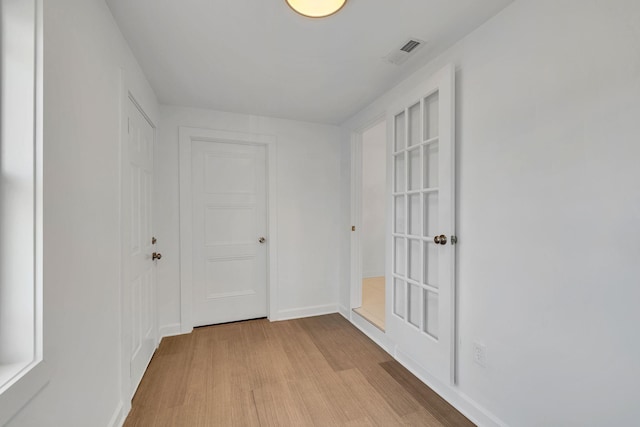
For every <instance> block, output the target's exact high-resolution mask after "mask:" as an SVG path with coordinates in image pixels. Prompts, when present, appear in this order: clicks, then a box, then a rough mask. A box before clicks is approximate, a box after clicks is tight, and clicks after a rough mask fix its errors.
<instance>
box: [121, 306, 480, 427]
mask: <svg viewBox="0 0 640 427" xmlns="http://www.w3.org/2000/svg"><path fill="white" fill-rule="evenodd" d="M400 425H411V426H433V427H436V426H473V424H472V423H471V422H470V421H469V420H467V419H466V418H465V417H464V416H462V415H461V414H460V413H459V412H458V411H456V410H455V409H454V408H453V407H452V406H450V405H449V404H448V403H446V402H445V401H444V400H443V399H442V398H440V397H439V396H438V395H437V394H436V393H434V392H433V391H432V390H431V389H430V388H428V387H427V386H425V385H424V384H423V383H421V382H420V381H419V380H418V379H416V378H415V377H414V376H413V375H411V373H409V372H408V371H407V370H406V369H404V368H403V367H402V366H401V365H399V364H398V363H397V362H395V361H394V360H393V359H392V358H391V357H390V356H389V355H388V354H387V353H385V352H384V351H383V350H382V349H380V348H379V347H378V346H377V345H376V344H374V343H373V342H372V341H371V340H369V339H368V338H367V337H366V336H365V335H363V334H362V333H361V332H360V331H358V330H357V329H356V328H355V327H353V325H351V324H350V323H349V322H348V321H347V320H345V319H344V318H343V317H342V316H340V315H337V314H336V315H328V316H320V317H312V318H308V319H299V320H291V321H285V322H275V323H270V322H269V321H268V320H266V319H261V320H253V321H248V322H240V323H232V324H227V325H218V326H210V327H206V328H199V329H196V330H195V331H194V332H193V333H192V334H189V335H181V336H177V337H171V338H165V339H163V340H162V343H161V345H160V348H159V349H158V350H157V352H156V354H155V356H154V357H153V360H152V361H151V364H150V366H149V369H148V370H147V373H146V374H145V376H144V378H143V379H142V383H141V384H140V387H139V389H138V392H137V394H136V396H135V398H134V399H133V408H132V410H131V413H130V414H129V417H128V418H127V420H126V422H125V426H126V427H133V426H188V427H199V426H243V427H244V426H296V427H304V426H385V427H388V426H400Z"/></svg>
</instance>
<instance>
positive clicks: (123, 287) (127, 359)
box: [119, 70, 160, 414]
mask: <svg viewBox="0 0 640 427" xmlns="http://www.w3.org/2000/svg"><path fill="white" fill-rule="evenodd" d="M120 72H121V75H120V86H121V93H120V147H119V150H120V159H119V160H120V174H119V179H120V194H119V199H120V206H119V223H120V224H119V227H120V307H121V313H120V368H121V369H120V389H121V392H122V396H123V401H122V405H123V412H124V413H125V414H126V413H128V412H129V410H130V409H131V399H132V398H133V395H134V394H135V390H132V386H133V384H132V382H131V330H130V328H129V326H130V325H131V315H132V314H131V301H130V299H128V298H127V294H128V288H127V286H128V280H127V278H128V276H129V275H128V271H127V267H126V266H127V265H128V262H127V259H126V258H127V257H128V253H129V244H128V242H127V240H126V239H127V237H126V236H125V227H124V221H128V218H126V217H125V215H124V213H125V212H124V206H125V203H128V202H127V201H125V200H124V196H125V194H127V192H126V189H125V186H128V184H129V183H128V182H125V179H124V173H125V170H126V169H125V168H127V167H129V155H128V153H129V151H128V150H129V149H128V145H127V144H128V141H129V139H128V138H129V129H128V120H129V114H128V111H129V102H133V104H134V105H135V106H136V108H137V109H138V110H139V111H140V113H141V114H142V116H143V117H144V118H145V120H147V122H148V123H149V125H150V126H151V128H152V129H153V142H152V143H153V144H154V146H155V143H156V141H157V134H158V131H157V127H156V125H155V123H154V122H153V120H151V118H150V117H149V115H148V114H147V113H146V112H145V111H144V109H143V108H142V106H141V105H140V103H139V102H138V101H137V100H136V98H135V95H134V94H133V93H132V92H131V91H130V90H129V87H128V85H127V82H126V80H125V77H124V74H125V73H124V70H120ZM154 151H155V150H154ZM154 173H155V172H154ZM152 225H153V220H152ZM153 285H154V286H153V289H152V291H153V296H152V299H153V304H154V308H153V312H154V319H153V322H154V323H155V327H154V330H155V337H154V341H155V343H154V344H155V347H156V348H157V347H158V344H159V342H160V332H159V327H158V310H157V307H158V304H157V297H158V292H157V288H156V286H157V280H154V283H153ZM135 386H136V388H137V386H138V384H136V385H135Z"/></svg>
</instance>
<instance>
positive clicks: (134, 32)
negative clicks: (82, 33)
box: [107, 0, 513, 124]
mask: <svg viewBox="0 0 640 427" xmlns="http://www.w3.org/2000/svg"><path fill="white" fill-rule="evenodd" d="M512 1H513V0H349V1H348V2H347V5H346V6H345V7H344V9H343V10H342V11H340V12H339V13H338V14H336V15H334V16H331V17H329V18H324V19H308V18H304V17H302V16H299V15H297V14H296V13H294V12H293V11H292V10H291V9H289V7H288V6H287V4H286V2H285V1H284V0H179V1H158V0H107V3H108V4H109V7H110V8H111V10H112V12H113V14H114V16H115V18H116V21H117V22H118V24H119V25H120V28H121V29H122V31H123V33H124V35H125V37H126V38H127V40H128V41H129V43H130V45H131V48H132V49H133V51H134V53H135V55H136V57H137V58H138V60H139V62H140V64H141V66H142V68H143V70H144V72H145V74H146V75H147V77H148V79H149V81H150V83H151V85H152V86H153V88H154V90H155V91H156V94H157V95H158V98H159V100H160V102H161V103H163V104H172V105H182V106H189V107H201V108H209V109H216V110H222V111H229V112H239V113H248V114H260V115H266V116H272V117H283V118H289V119H297V120H303V121H312V122H321V123H332V124H339V123H341V122H342V121H344V120H346V119H347V118H349V117H350V116H351V115H353V114H355V113H356V112H358V111H359V110H360V109H361V108H363V107H364V106H366V105H367V104H368V103H370V102H371V101H373V100H374V99H375V98H376V97H378V96H379V95H380V94H382V93H383V92H385V91H386V90H387V89H389V88H391V87H393V86H394V85H396V84H397V83H399V82H400V81H401V80H402V79H403V78H404V77H406V76H407V75H409V74H410V73H411V72H412V71H415V70H416V69H417V68H419V67H420V66H421V65H423V64H425V63H426V62H428V61H429V60H430V59H432V58H433V57H435V56H436V55H437V54H438V53H440V52H442V51H443V50H445V49H446V48H448V47H450V46H451V45H452V44H454V43H455V42H456V41H458V40H460V39H461V38H462V37H464V36H465V35H467V34H468V33H470V32H471V31H473V30H474V29H475V28H477V27H478V26H479V25H481V24H482V23H483V22H485V21H486V20H487V19H489V18H490V17H492V16H493V15H495V14H496V13H497V12H499V11H500V10H502V9H503V8H504V7H505V6H507V5H508V4H510V3H511V2H512ZM410 37H417V38H419V39H422V40H426V41H427V42H428V44H427V45H426V46H425V47H424V48H423V49H421V50H420V51H418V52H417V53H416V54H415V55H414V56H413V57H412V58H411V59H410V60H409V61H407V62H406V63H405V64H404V65H402V66H395V65H391V64H388V63H386V62H384V61H383V60H382V58H383V57H385V56H386V55H387V54H389V53H390V52H391V51H392V50H394V49H397V48H399V47H401V46H402V44H403V43H404V42H405V41H406V40H407V39H408V38H410Z"/></svg>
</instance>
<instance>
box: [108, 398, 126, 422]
mask: <svg viewBox="0 0 640 427" xmlns="http://www.w3.org/2000/svg"><path fill="white" fill-rule="evenodd" d="M128 414H129V411H128V410H127V412H125V407H124V405H123V404H122V401H119V402H118V406H116V410H115V411H113V415H112V416H111V420H110V421H109V424H107V426H108V427H122V426H123V425H124V422H125V420H126V419H127V415H128Z"/></svg>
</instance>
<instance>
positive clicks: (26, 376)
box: [0, 0, 50, 425]
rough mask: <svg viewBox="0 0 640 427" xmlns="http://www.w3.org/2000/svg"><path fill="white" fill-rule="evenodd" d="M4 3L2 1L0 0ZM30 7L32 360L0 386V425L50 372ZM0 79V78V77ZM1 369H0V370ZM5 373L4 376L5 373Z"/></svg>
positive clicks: (39, 82) (39, 15)
mask: <svg viewBox="0 0 640 427" xmlns="http://www.w3.org/2000/svg"><path fill="white" fill-rule="evenodd" d="M2 1H4V0H2ZM21 1H28V2H31V3H32V5H33V10H34V13H33V21H32V24H33V30H34V34H33V35H34V39H33V40H34V42H35V43H34V45H33V54H34V62H33V64H34V65H33V89H34V97H33V103H32V107H33V113H34V114H33V159H32V160H33V169H32V172H33V184H34V185H33V187H32V194H31V195H30V196H33V206H34V210H33V216H32V219H33V243H34V251H33V271H32V273H33V278H34V282H33V283H34V287H33V309H34V310H33V313H34V319H33V321H34V323H33V330H32V331H33V332H32V333H33V343H34V346H33V353H32V354H33V358H32V360H31V361H30V362H29V361H26V360H25V361H24V362H22V363H20V364H12V365H7V364H5V365H4V367H5V369H10V368H9V366H12V367H13V369H14V370H15V372H11V373H10V374H7V376H8V377H9V379H8V380H7V381H5V383H3V384H0V425H4V424H6V423H7V422H8V421H9V420H11V419H12V418H13V417H14V416H15V414H16V413H17V412H18V411H19V410H20V409H21V408H23V407H24V406H25V405H26V404H27V403H28V402H29V401H30V400H31V399H32V398H33V397H34V396H35V395H36V394H37V393H38V392H39V391H40V390H41V389H42V388H43V387H44V386H46V384H47V383H48V382H49V380H50V369H49V366H48V365H47V363H46V361H45V357H44V356H45V355H44V327H43V326H44V322H43V311H44V310H43V309H44V297H43V111H44V109H43V78H44V72H43V71H44V70H43V56H44V55H43V54H44V52H43V50H44V37H43V29H44V26H43V0H21ZM0 78H1V76H0ZM1 368H2V366H1V365H0V369H1ZM5 373H6V372H5Z"/></svg>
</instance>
